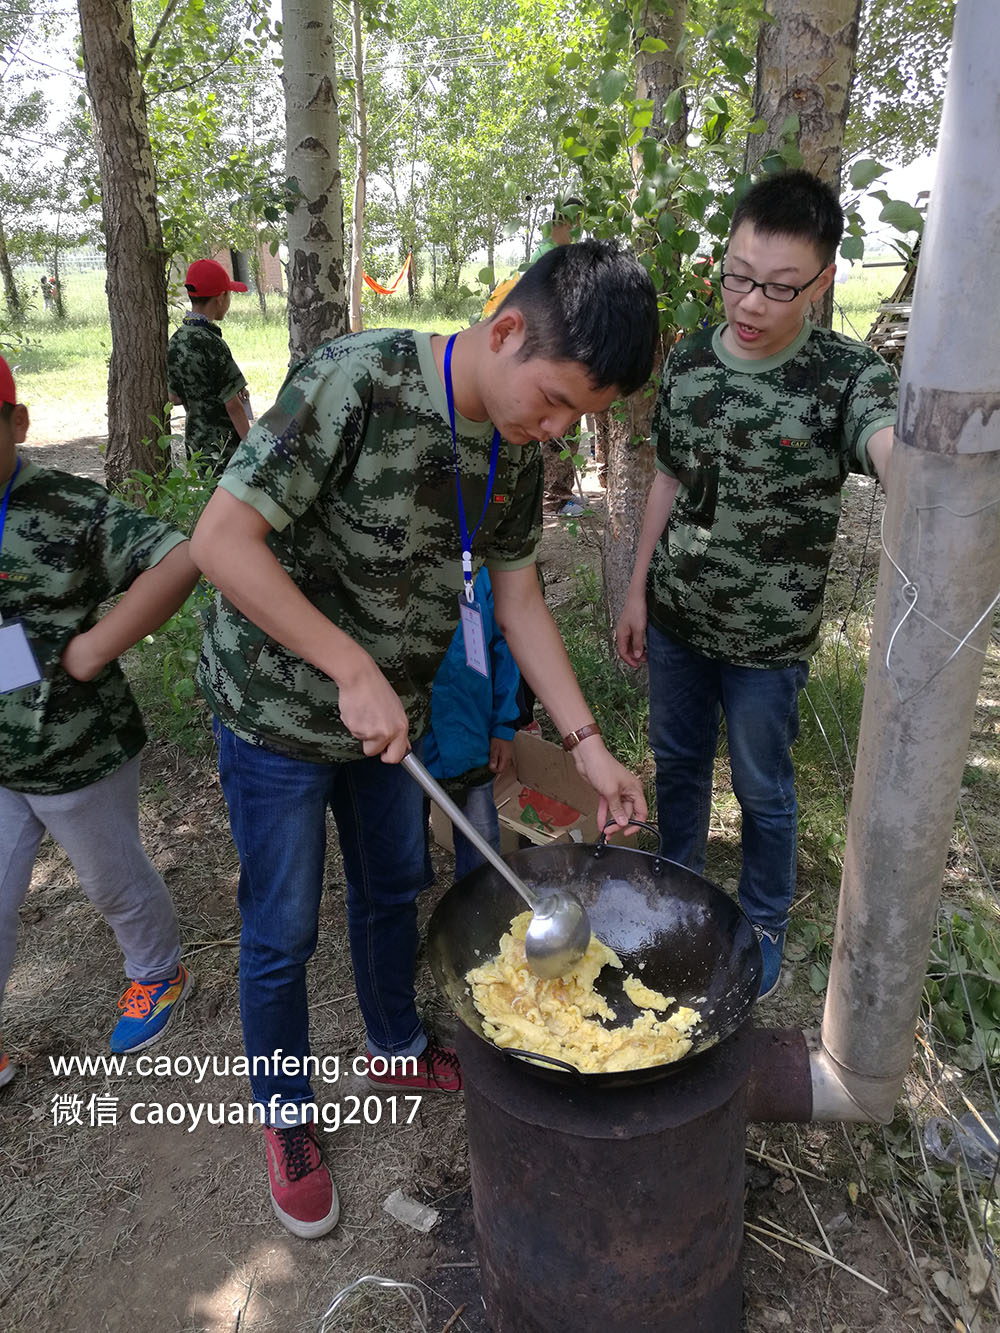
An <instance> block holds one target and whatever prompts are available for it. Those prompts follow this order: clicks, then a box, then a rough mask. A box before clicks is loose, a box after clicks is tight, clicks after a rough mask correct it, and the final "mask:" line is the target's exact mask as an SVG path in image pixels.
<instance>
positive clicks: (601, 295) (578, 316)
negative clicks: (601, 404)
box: [493, 240, 660, 396]
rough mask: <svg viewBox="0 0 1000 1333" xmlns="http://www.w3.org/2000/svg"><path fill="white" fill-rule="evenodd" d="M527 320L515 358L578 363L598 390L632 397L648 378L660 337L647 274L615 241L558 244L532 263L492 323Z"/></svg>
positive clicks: (500, 307) (654, 299)
mask: <svg viewBox="0 0 1000 1333" xmlns="http://www.w3.org/2000/svg"><path fill="white" fill-rule="evenodd" d="M510 306H516V307H517V308H518V310H520V312H521V314H522V315H523V316H524V323H525V338H524V345H523V347H522V348H521V351H520V359H521V360H527V359H528V358H529V357H533V356H540V357H545V358H546V359H548V360H551V361H579V362H580V363H581V364H582V365H583V366H585V367H586V370H587V374H588V375H589V376H590V379H591V382H592V383H593V385H594V387H595V388H597V389H607V388H611V387H612V386H614V387H615V388H617V389H619V390H620V391H621V393H622V395H623V396H624V395H627V394H630V393H634V392H635V390H636V389H639V388H641V387H642V385H643V384H645V383H646V381H647V380H648V379H649V376H650V374H651V373H652V369H653V354H654V352H655V350H656V340H657V337H658V336H659V331H660V320H659V315H658V313H657V308H656V292H655V291H654V290H653V284H652V282H651V281H650V277H649V274H648V273H647V272H646V270H645V269H644V268H643V266H642V265H641V264H640V263H639V261H638V260H637V259H636V257H635V255H633V254H632V253H631V252H630V251H627V250H624V249H621V248H620V247H619V246H618V244H617V243H616V242H615V241H602V240H588V241H580V242H579V243H578V244H576V245H558V246H556V247H555V248H554V249H552V250H549V251H548V253H547V254H544V255H542V257H541V258H540V259H536V260H535V262H534V263H533V264H532V265H531V267H530V268H529V269H528V270H527V271H526V272H525V273H524V274H523V275H522V277H521V279H520V281H519V282H517V283H516V284H515V285H514V286H513V287H512V288H511V290H510V292H508V294H507V296H506V297H505V298H504V300H503V301H502V302H501V304H500V306H499V308H498V309H497V311H496V313H495V314H494V316H493V318H494V319H497V318H498V317H499V316H500V315H501V314H502V313H503V311H504V310H506V309H507V308H508V307H510Z"/></svg>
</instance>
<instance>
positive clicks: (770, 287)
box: [720, 264, 830, 301]
mask: <svg viewBox="0 0 1000 1333" xmlns="http://www.w3.org/2000/svg"><path fill="white" fill-rule="evenodd" d="M829 267H830V265H829V264H824V265H823V267H822V268H821V269H820V271H819V272H818V273H817V274H816V277H815V278H810V279H809V281H808V282H804V283H803V284H802V286H801V287H793V286H792V285H791V283H788V282H756V281H755V280H754V279H753V278H746V277H744V276H743V274H742V273H723V275H722V277H721V279H720V281H721V283H722V285H723V287H725V289H726V291H727V292H741V293H742V294H743V295H744V296H746V294H747V292H752V291H753V289H754V288H755V287H759V288H760V289H761V291H762V292H763V293H764V295H765V296H766V297H767V299H768V300H769V301H794V300H795V298H796V297H797V296H798V295H799V293H800V292H804V291H805V289H806V288H807V287H811V286H812V285H813V283H814V282H815V281H816V278H821V277H822V276H823V274H824V273H825V272H826V270H827V269H828V268H829Z"/></svg>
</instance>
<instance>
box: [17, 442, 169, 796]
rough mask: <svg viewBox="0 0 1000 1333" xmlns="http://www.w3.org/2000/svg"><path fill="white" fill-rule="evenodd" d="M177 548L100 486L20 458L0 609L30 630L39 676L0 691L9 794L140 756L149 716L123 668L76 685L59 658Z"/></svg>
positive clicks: (77, 782) (89, 777)
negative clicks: (107, 605) (103, 610)
mask: <svg viewBox="0 0 1000 1333" xmlns="http://www.w3.org/2000/svg"><path fill="white" fill-rule="evenodd" d="M182 541H184V537H183V536H182V535H181V533H179V532H177V531H175V530H174V529H173V528H171V527H170V526H169V525H168V524H166V523H163V522H161V521H160V520H159V519H155V518H150V517H149V516H148V515H147V514H144V513H143V512H142V510H140V509H134V508H133V507H132V506H131V505H129V504H126V503H125V501H124V500H119V499H116V498H115V497H114V496H111V495H109V494H108V492H107V491H106V490H104V488H103V487H102V486H99V485H98V484H97V482H95V481H88V480H87V479H86V478H84V477H74V476H71V475H70V474H69V473H68V472H56V471H53V470H51V469H49V468H40V467H37V466H36V465H35V464H34V463H29V462H27V461H24V460H22V462H21V470H20V472H18V474H17V479H16V481H15V482H14V485H13V488H12V490H11V494H10V503H9V507H8V510H7V522H6V524H5V525H4V531H3V546H2V548H0V613H2V614H3V617H4V619H5V620H6V619H8V618H19V619H20V620H21V621H22V622H23V624H24V628H25V632H26V633H27V636H28V639H29V641H30V643H31V646H32V648H33V649H34V652H35V657H36V658H37V659H38V665H39V668H40V670H41V671H42V674H43V677H44V679H43V680H41V681H40V682H39V683H38V684H37V685H27V686H25V687H24V688H23V689H20V690H12V691H11V692H10V693H8V694H0V782H2V784H3V786H5V787H9V788H11V789H12V790H14V791H23V792H31V793H33V794H35V795H42V796H52V795H59V794H61V793H63V792H70V791H77V790H79V788H81V787H88V786H90V784H91V783H93V782H97V781H98V779H100V778H103V777H107V776H108V775H109V774H110V773H114V772H115V771H116V769H118V768H120V767H121V765H122V764H124V763H125V762H126V760H128V759H131V758H132V756H133V755H135V754H138V752H139V751H140V750H141V749H142V747H143V745H144V744H145V740H146V733H145V731H144V730H143V726H142V718H141V717H140V716H139V710H138V708H137V707H136V703H135V700H134V699H133V698H132V693H131V691H130V690H129V687H128V684H127V683H126V681H125V677H124V676H123V675H122V671H121V668H120V667H119V665H118V663H117V662H110V663H109V664H108V665H107V666H106V667H105V668H104V669H103V670H102V671H100V672H98V674H97V675H96V676H95V677H94V679H93V680H90V681H78V680H74V679H73V678H72V677H71V676H68V675H67V674H66V672H65V671H63V669H62V667H61V666H60V665H59V658H60V657H61V655H62V652H63V649H64V648H65V647H66V644H67V643H68V642H69V640H70V639H71V638H72V637H73V636H74V635H75V634H80V633H82V632H83V631H84V630H87V629H90V627H91V626H92V625H93V624H94V623H95V622H96V621H97V620H98V619H99V609H100V606H101V603H102V602H104V601H106V600H107V599H108V598H109V597H114V596H115V595H116V594H117V593H121V592H124V591H125V590H126V588H128V587H129V586H130V585H131V584H132V583H133V582H134V580H135V579H136V578H137V577H138V576H139V575H140V574H141V573H142V572H143V570H146V569H150V568H152V566H153V565H156V564H158V563H159V561H161V560H162V559H163V557H164V556H165V555H166V554H167V552H168V551H170V550H172V549H173V547H175V546H176V545H177V544H178V543H179V542H182Z"/></svg>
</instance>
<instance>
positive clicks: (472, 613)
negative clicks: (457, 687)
mask: <svg viewBox="0 0 1000 1333" xmlns="http://www.w3.org/2000/svg"><path fill="white" fill-rule="evenodd" d="M458 609H459V614H460V615H461V617H462V638H463V639H464V640H465V665H466V666H468V667H471V668H472V670H473V671H478V672H479V674H480V675H481V676H488V675H489V674H490V664H489V662H488V660H487V658H486V636H485V634H484V633H483V613H482V611H481V610H480V609H479V607H478V606H476V604H475V602H470V601H467V600H466V598H465V597H460V598H459V602H458Z"/></svg>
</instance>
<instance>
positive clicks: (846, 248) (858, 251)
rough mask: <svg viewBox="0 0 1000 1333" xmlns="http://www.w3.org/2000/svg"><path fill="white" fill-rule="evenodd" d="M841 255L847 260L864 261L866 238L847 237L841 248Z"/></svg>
mask: <svg viewBox="0 0 1000 1333" xmlns="http://www.w3.org/2000/svg"><path fill="white" fill-rule="evenodd" d="M840 253H841V255H843V257H844V258H845V259H863V258H864V254H865V238H864V237H863V236H845V237H844V240H843V243H842V244H841V247H840Z"/></svg>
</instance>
